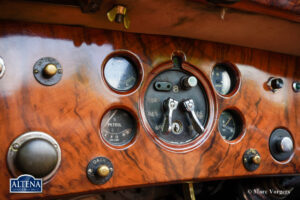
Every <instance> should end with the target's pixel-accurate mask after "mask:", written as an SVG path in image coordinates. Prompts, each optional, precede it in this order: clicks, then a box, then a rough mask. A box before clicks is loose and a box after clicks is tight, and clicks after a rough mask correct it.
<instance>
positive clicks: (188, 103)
mask: <svg viewBox="0 0 300 200" xmlns="http://www.w3.org/2000/svg"><path fill="white" fill-rule="evenodd" d="M183 105H184V108H185V110H186V111H187V112H188V113H189V116H190V117H191V119H192V125H193V127H194V129H195V130H196V131H197V132H199V133H203V132H204V127H203V125H202V124H201V122H200V121H199V119H198V117H197V115H196V113H195V103H194V100H193V99H188V100H185V101H184V102H183Z"/></svg>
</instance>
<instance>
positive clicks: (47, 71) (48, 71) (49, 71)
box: [43, 64, 57, 78]
mask: <svg viewBox="0 0 300 200" xmlns="http://www.w3.org/2000/svg"><path fill="white" fill-rule="evenodd" d="M56 73H57V67H56V66H55V65H54V64H48V65H46V66H45V68H44V69H43V74H44V76H45V77H49V78H50V77H52V76H54V75H55V74H56Z"/></svg>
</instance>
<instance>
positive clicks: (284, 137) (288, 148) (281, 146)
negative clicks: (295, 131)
mask: <svg viewBox="0 0 300 200" xmlns="http://www.w3.org/2000/svg"><path fill="white" fill-rule="evenodd" d="M269 149H270V152H271V154H272V156H273V157H274V158H275V159H276V160H278V161H285V160H288V159H289V158H290V157H291V156H292V155H293V150H294V143H293V138H292V136H291V134H290V133H289V132H288V131H287V130H285V129H283V128H278V129H275V130H274V131H273V132H272V134H271V136H270V139H269Z"/></svg>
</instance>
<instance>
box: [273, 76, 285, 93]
mask: <svg viewBox="0 0 300 200" xmlns="http://www.w3.org/2000/svg"><path fill="white" fill-rule="evenodd" d="M271 87H272V89H273V90H278V89H281V88H282V87H283V80H282V79H281V78H272V79H271Z"/></svg>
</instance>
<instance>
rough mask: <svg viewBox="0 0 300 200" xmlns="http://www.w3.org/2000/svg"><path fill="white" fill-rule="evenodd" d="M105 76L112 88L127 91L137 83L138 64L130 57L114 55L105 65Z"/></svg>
mask: <svg viewBox="0 0 300 200" xmlns="http://www.w3.org/2000/svg"><path fill="white" fill-rule="evenodd" d="M104 77H105V80H106V82H107V83H108V85H109V86H110V87H111V88H112V89H114V90H116V91H120V92H126V91H129V90H131V89H132V88H133V87H134V86H135V85H136V84H137V81H138V72H137V68H136V66H135V65H134V64H133V62H132V61H130V60H129V59H127V58H125V57H112V58H110V59H109V60H108V61H107V63H106V65H105V67H104Z"/></svg>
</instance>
